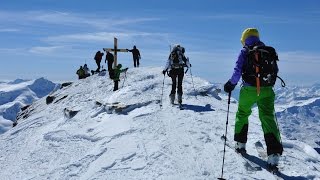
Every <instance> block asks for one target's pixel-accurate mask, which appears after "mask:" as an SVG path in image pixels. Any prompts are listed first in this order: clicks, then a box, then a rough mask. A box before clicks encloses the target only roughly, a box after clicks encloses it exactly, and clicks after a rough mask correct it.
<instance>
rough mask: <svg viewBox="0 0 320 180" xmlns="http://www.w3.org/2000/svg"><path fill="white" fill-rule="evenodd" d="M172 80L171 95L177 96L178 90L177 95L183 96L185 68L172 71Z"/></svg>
mask: <svg viewBox="0 0 320 180" xmlns="http://www.w3.org/2000/svg"><path fill="white" fill-rule="evenodd" d="M169 74H170V76H171V80H172V88H171V93H170V94H176V89H177V94H178V95H181V96H182V94H183V92H182V81H183V76H184V69H183V68H178V69H172V70H171V71H170V72H169ZM177 80H178V86H177Z"/></svg>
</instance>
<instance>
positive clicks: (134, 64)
mask: <svg viewBox="0 0 320 180" xmlns="http://www.w3.org/2000/svg"><path fill="white" fill-rule="evenodd" d="M139 65H140V63H139V58H133V66H134V67H137V66H138V67H139Z"/></svg>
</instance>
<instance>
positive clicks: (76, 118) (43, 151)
mask: <svg viewBox="0 0 320 180" xmlns="http://www.w3.org/2000/svg"><path fill="white" fill-rule="evenodd" d="M161 71H162V69H160V68H147V67H146V68H135V69H129V71H128V73H127V79H126V80H125V81H124V80H122V81H121V82H120V83H119V85H120V89H119V90H118V91H115V92H113V91H112V89H113V82H112V81H111V80H110V79H108V78H107V77H105V76H97V75H95V76H91V77H89V78H87V79H84V80H79V81H75V82H74V83H73V84H72V85H70V86H68V87H64V88H62V89H60V90H58V91H56V92H54V93H53V94H52V96H55V97H56V98H55V100H54V101H53V102H52V103H51V104H49V105H47V104H46V102H45V98H41V99H39V100H37V101H36V102H34V103H33V104H32V105H31V106H30V107H29V108H28V109H27V110H26V111H25V113H26V114H25V115H26V116H24V118H20V119H19V120H18V122H19V124H18V125H17V126H16V127H15V128H12V129H10V130H9V131H7V132H6V133H5V134H2V135H1V136H0V149H1V152H2V153H1V154H0V169H1V171H0V177H2V178H4V179H108V180H119V179H124V180H130V179H177V180H178V179H179V180H180V179H184V180H186V179H187V180H188V179H216V178H218V177H220V176H221V165H222V156H223V141H222V140H221V136H222V135H223V134H224V132H225V125H226V117H227V96H226V95H225V94H222V93H218V92H219V90H217V87H215V86H214V85H212V84H210V83H209V82H207V81H206V80H203V79H200V78H197V77H193V82H194V87H195V89H194V88H193V84H192V78H191V77H190V76H189V75H186V76H185V79H184V95H183V103H184V104H185V110H179V109H178V108H177V107H175V106H174V107H172V106H171V105H170V104H169V99H168V95H169V91H170V86H171V80H170V79H169V78H168V77H166V78H165V79H163V76H162V74H161ZM163 80H164V91H163V98H162V100H163V101H162V102H161V94H162V85H163V84H162V82H163ZM123 84H124V86H123ZM97 102H99V103H97ZM115 102H120V103H121V104H122V105H121V108H122V109H121V110H120V109H114V106H115V105H112V104H111V103H115ZM161 103H163V106H162V108H160V104H161ZM118 107H120V105H119V106H118ZM236 109H237V103H236V101H235V100H234V99H233V100H232V103H231V105H230V116H229V117H230V118H229V126H228V134H227V138H228V139H230V140H231V139H233V138H232V137H233V129H234V117H235V112H236ZM70 112H75V113H70ZM262 139H263V134H262V131H261V127H260V123H259V120H258V115H257V114H256V113H255V114H253V115H252V116H251V117H250V126H249V141H248V143H247V151H248V153H249V154H251V155H253V156H255V157H253V158H254V159H255V161H256V162H257V163H258V164H260V165H262V166H263V167H264V168H263V169H262V170H261V171H254V172H252V171H248V170H247V168H246V167H247V166H246V165H245V164H244V160H243V159H242V158H241V157H240V156H239V155H237V154H236V153H235V152H234V150H232V149H231V148H228V147H227V148H226V158H225V167H224V177H225V178H227V179H275V177H274V176H273V175H271V174H270V173H269V172H268V171H266V170H265V164H264V161H262V160H261V159H260V158H258V153H257V152H256V150H255V149H254V143H255V142H256V141H259V140H261V141H262V142H263V144H264V141H263V140H262ZM282 140H283V142H284V146H285V147H284V148H285V152H284V154H283V156H282V157H281V162H280V169H281V171H282V173H283V174H282V176H281V177H282V178H283V179H320V163H319V162H320V157H319V154H318V153H317V152H316V151H315V150H314V149H313V148H312V147H311V146H309V145H308V144H306V143H303V142H301V141H299V140H292V139H288V138H286V137H283V139H282ZM231 143H233V142H232V141H231Z"/></svg>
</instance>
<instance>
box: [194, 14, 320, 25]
mask: <svg viewBox="0 0 320 180" xmlns="http://www.w3.org/2000/svg"><path fill="white" fill-rule="evenodd" d="M198 18H201V19H212V20H229V21H239V20H243V21H245V22H248V21H260V22H264V23H275V24H296V23H302V24H307V23H313V24H314V23H320V19H319V18H318V16H315V15H314V14H304V15H303V16H296V17H293V16H292V15H291V16H288V15H281V14H279V15H271V14H268V15H265V13H264V14H255V15H254V16H253V15H252V14H243V13H238V14H236V13H229V14H215V15H208V16H199V17H198Z"/></svg>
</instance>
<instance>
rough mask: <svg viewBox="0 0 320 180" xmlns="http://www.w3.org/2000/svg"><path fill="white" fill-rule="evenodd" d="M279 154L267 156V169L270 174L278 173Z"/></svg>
mask: <svg viewBox="0 0 320 180" xmlns="http://www.w3.org/2000/svg"><path fill="white" fill-rule="evenodd" d="M279 158H280V155H279V154H271V155H269V156H268V161H267V162H268V169H269V171H270V172H273V173H276V172H277V171H278V163H279Z"/></svg>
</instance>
